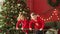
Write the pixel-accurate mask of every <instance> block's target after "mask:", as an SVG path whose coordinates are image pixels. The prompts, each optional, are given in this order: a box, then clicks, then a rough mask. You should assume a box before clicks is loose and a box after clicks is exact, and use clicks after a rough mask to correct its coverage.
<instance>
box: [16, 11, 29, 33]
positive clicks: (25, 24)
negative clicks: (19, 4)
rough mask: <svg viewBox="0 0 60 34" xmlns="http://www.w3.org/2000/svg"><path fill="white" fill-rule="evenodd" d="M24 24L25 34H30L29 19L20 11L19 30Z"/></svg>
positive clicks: (17, 25)
mask: <svg viewBox="0 0 60 34" xmlns="http://www.w3.org/2000/svg"><path fill="white" fill-rule="evenodd" d="M20 24H22V28H21V29H22V31H23V32H25V34H28V28H29V23H28V20H27V18H26V16H25V14H23V13H22V12H20V13H19V16H18V18H17V24H16V29H17V30H18V27H19V25H20Z"/></svg>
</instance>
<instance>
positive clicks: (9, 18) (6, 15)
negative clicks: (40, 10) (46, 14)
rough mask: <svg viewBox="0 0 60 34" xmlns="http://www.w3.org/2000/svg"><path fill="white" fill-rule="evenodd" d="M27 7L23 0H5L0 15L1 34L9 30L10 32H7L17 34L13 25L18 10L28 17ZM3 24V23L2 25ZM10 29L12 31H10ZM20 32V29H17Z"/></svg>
mask: <svg viewBox="0 0 60 34" xmlns="http://www.w3.org/2000/svg"><path fill="white" fill-rule="evenodd" d="M29 11H30V10H29V8H28V7H27V6H26V3H25V0H5V2H4V4H3V6H2V11H1V13H0V14H1V15H0V16H1V17H0V19H1V20H0V23H1V24H0V25H1V26H0V30H2V32H3V34H4V33H5V32H6V33H8V32H9V30H10V32H12V33H8V34H19V33H15V32H16V31H15V26H16V22H17V17H18V14H19V12H22V13H24V14H25V15H26V16H27V18H28V19H29V14H30V12H29ZM2 24H3V25H2ZM11 30H12V31H11ZM19 32H20V31H19Z"/></svg>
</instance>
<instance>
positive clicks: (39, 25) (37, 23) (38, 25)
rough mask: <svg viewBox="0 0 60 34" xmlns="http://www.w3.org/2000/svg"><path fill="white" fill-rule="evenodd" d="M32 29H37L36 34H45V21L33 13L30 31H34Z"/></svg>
mask: <svg viewBox="0 0 60 34" xmlns="http://www.w3.org/2000/svg"><path fill="white" fill-rule="evenodd" d="M32 26H33V27H32ZM32 28H33V29H35V30H34V31H35V34H43V32H42V30H43V28H44V21H43V20H41V19H40V17H39V16H37V15H36V14H34V13H31V20H30V23H29V29H30V30H32Z"/></svg>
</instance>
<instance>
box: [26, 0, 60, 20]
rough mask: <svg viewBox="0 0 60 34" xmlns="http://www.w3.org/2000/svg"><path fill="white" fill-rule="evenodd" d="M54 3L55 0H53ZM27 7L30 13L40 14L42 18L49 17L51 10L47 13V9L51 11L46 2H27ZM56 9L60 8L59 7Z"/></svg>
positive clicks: (40, 0) (28, 0) (39, 0)
mask: <svg viewBox="0 0 60 34" xmlns="http://www.w3.org/2000/svg"><path fill="white" fill-rule="evenodd" d="M53 1H54V2H55V0H53ZM27 6H28V7H29V8H30V10H31V12H32V11H33V12H35V13H36V14H40V15H41V16H42V17H43V18H46V19H47V18H48V17H49V16H51V12H52V11H53V10H51V12H50V11H48V10H49V9H52V8H53V7H51V6H50V5H49V4H48V2H47V0H27ZM56 8H60V5H59V6H57V7H56ZM52 20H57V17H56V16H54V17H53V19H52Z"/></svg>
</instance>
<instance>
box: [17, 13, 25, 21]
mask: <svg viewBox="0 0 60 34" xmlns="http://www.w3.org/2000/svg"><path fill="white" fill-rule="evenodd" d="M21 16H23V17H24V18H26V16H25V14H23V13H22V12H19V15H18V17H17V20H21V18H22V17H21Z"/></svg>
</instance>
